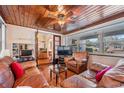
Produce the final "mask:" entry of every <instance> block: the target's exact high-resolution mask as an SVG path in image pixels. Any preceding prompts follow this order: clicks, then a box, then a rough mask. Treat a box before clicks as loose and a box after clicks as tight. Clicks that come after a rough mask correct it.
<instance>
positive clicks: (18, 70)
mask: <svg viewBox="0 0 124 93" xmlns="http://www.w3.org/2000/svg"><path fill="white" fill-rule="evenodd" d="M10 66H11V69H12V72H13V74H14V75H15V77H16V79H18V78H21V77H22V76H23V74H24V70H23V68H22V66H21V64H19V63H18V62H12V64H11V65H10Z"/></svg>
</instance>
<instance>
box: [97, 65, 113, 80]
mask: <svg viewBox="0 0 124 93" xmlns="http://www.w3.org/2000/svg"><path fill="white" fill-rule="evenodd" d="M111 68H112V67H107V68H105V69H103V70H101V71H99V72H98V73H97V74H96V81H97V82H99V81H100V80H101V79H102V76H103V75H104V74H105V73H106V72H107V71H108V70H110V69H111Z"/></svg>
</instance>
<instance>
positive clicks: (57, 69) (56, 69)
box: [49, 64, 67, 73]
mask: <svg viewBox="0 0 124 93" xmlns="http://www.w3.org/2000/svg"><path fill="white" fill-rule="evenodd" d="M49 69H50V70H51V71H53V72H55V73H57V72H59V73H61V72H65V71H67V67H66V65H60V64H55V65H50V66H49Z"/></svg>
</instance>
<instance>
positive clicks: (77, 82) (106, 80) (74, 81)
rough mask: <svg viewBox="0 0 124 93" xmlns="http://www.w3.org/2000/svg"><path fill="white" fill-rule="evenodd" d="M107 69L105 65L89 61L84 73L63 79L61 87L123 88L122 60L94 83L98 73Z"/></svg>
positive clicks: (123, 61) (123, 62)
mask: <svg viewBox="0 0 124 93" xmlns="http://www.w3.org/2000/svg"><path fill="white" fill-rule="evenodd" d="M107 67H109V66H108V65H106V64H102V63H99V62H90V61H89V62H88V65H87V70H86V71H84V72H82V73H80V74H78V75H73V76H71V77H69V78H67V79H65V80H64V81H63V82H61V86H62V87H63V88H96V87H98V88H101V87H102V88H103V87H104V88H117V87H118V88H120V87H124V74H123V73H124V59H121V60H119V61H118V62H116V64H115V65H112V66H111V67H112V68H111V69H110V70H108V71H107V72H106V73H105V74H104V75H103V76H102V78H101V80H100V81H96V75H97V73H98V71H102V70H104V69H105V68H107Z"/></svg>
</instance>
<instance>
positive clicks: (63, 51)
mask: <svg viewBox="0 0 124 93" xmlns="http://www.w3.org/2000/svg"><path fill="white" fill-rule="evenodd" d="M57 54H58V55H65V56H66V55H72V49H71V47H69V46H58V49H57Z"/></svg>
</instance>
